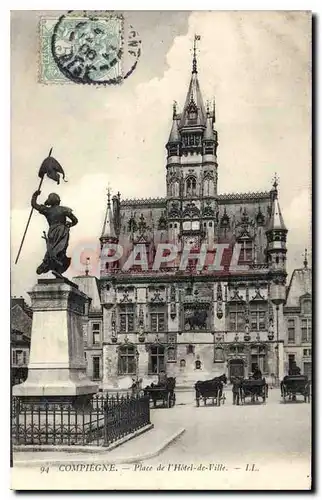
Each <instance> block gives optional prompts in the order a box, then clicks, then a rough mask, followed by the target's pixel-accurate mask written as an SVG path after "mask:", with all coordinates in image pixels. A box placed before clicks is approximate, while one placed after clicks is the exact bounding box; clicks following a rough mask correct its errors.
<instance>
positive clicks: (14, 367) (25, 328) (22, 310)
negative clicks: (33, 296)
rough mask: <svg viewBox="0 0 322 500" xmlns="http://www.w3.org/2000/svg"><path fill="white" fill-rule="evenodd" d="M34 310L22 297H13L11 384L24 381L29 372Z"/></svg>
mask: <svg viewBox="0 0 322 500" xmlns="http://www.w3.org/2000/svg"><path fill="white" fill-rule="evenodd" d="M31 324H32V311H31V309H30V307H28V305H27V304H26V302H25V301H24V299H23V298H22V297H20V298H16V297H13V298H12V299H11V331H10V357H11V385H15V384H20V383H21V382H24V381H25V380H26V378H27V374H28V363H29V352H30V339H31Z"/></svg>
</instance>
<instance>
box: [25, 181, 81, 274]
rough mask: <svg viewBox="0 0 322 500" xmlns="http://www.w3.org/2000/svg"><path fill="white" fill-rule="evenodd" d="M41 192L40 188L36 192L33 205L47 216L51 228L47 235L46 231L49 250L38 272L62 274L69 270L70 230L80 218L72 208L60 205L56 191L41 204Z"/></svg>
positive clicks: (32, 199) (32, 200)
mask: <svg viewBox="0 0 322 500" xmlns="http://www.w3.org/2000/svg"><path fill="white" fill-rule="evenodd" d="M40 193H41V192H40V190H37V191H35V192H34V194H33V195H32V198H31V206H32V208H34V209H35V210H37V211H38V212H39V213H40V214H42V215H44V216H45V217H46V219H47V222H48V224H49V230H48V234H47V236H46V234H45V233H44V234H45V235H44V239H45V240H46V244H47V251H46V254H45V257H44V259H43V262H42V263H41V264H40V266H38V268H37V271H36V272H37V274H44V273H48V272H49V271H54V272H56V273H58V274H62V273H64V272H65V271H67V269H68V268H69V266H70V261H71V259H70V258H69V257H67V255H66V251H67V247H68V242H69V230H70V228H71V227H73V226H75V225H76V224H77V223H78V219H77V218H76V217H75V215H74V214H73V212H72V210H71V209H70V208H67V207H62V206H61V205H60V197H59V196H58V194H56V193H51V194H50V195H49V196H48V198H47V200H46V201H45V204H44V205H39V204H38V203H37V198H38V196H39V195H40ZM68 219H69V220H68Z"/></svg>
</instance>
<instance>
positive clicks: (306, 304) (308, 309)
mask: <svg viewBox="0 0 322 500" xmlns="http://www.w3.org/2000/svg"><path fill="white" fill-rule="evenodd" d="M302 313H303V314H308V315H309V314H312V302H311V301H310V300H307V299H306V300H303V302H302Z"/></svg>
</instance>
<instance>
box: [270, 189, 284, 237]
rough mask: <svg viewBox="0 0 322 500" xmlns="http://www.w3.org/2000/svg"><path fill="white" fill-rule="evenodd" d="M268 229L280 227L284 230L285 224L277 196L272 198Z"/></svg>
mask: <svg viewBox="0 0 322 500" xmlns="http://www.w3.org/2000/svg"><path fill="white" fill-rule="evenodd" d="M268 229H282V230H286V226H285V223H284V220H283V216H282V212H281V208H280V204H279V202H278V199H277V197H276V198H275V199H274V202H273V208H272V215H271V218H270V223H269V227H268Z"/></svg>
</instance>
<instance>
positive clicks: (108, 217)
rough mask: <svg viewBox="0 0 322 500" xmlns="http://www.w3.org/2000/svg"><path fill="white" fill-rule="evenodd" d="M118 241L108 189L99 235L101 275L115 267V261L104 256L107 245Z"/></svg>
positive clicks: (108, 253)
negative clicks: (108, 260)
mask: <svg viewBox="0 0 322 500" xmlns="http://www.w3.org/2000/svg"><path fill="white" fill-rule="evenodd" d="M117 242H118V237H117V232H116V230H115V224H114V217H113V212H112V207H111V192H110V189H108V191H107V207H106V213H105V219H104V224H103V228H102V234H101V237H100V243H101V275H102V274H106V273H108V272H109V271H111V268H112V267H115V265H116V264H115V263H110V264H109V263H108V262H106V259H104V257H106V256H110V252H111V251H112V250H109V245H111V244H113V243H114V244H115V243H117Z"/></svg>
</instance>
